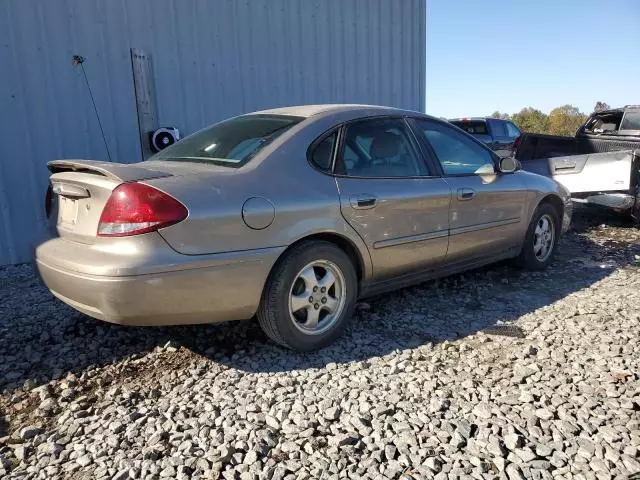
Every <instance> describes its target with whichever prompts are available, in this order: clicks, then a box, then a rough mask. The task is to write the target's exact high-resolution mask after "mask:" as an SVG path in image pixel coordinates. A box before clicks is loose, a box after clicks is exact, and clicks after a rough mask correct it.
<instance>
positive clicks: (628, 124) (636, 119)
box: [620, 112, 640, 130]
mask: <svg viewBox="0 0 640 480" xmlns="http://www.w3.org/2000/svg"><path fill="white" fill-rule="evenodd" d="M620 130H640V112H627V113H625V114H624V118H623V119H622V124H621V125H620Z"/></svg>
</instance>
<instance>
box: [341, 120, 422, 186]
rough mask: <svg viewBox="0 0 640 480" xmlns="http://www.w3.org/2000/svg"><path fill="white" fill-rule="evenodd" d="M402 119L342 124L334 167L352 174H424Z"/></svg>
mask: <svg viewBox="0 0 640 480" xmlns="http://www.w3.org/2000/svg"><path fill="white" fill-rule="evenodd" d="M414 143H415V141H414V140H412V135H411V132H410V131H409V128H408V126H407V124H406V123H405V121H404V120H402V119H398V118H378V119H372V120H360V121H356V122H353V123H350V124H348V125H347V126H346V127H345V133H344V146H343V148H342V152H343V153H342V157H340V158H339V160H340V167H339V168H337V170H338V171H339V172H340V173H343V174H345V175H348V176H352V177H366V178H393V177H419V176H428V175H429V171H428V169H427V167H426V165H425V164H424V161H423V159H422V158H421V156H420V154H419V153H418V151H417V150H416V148H415V146H414Z"/></svg>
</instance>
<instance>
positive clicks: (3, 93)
mask: <svg viewBox="0 0 640 480" xmlns="http://www.w3.org/2000/svg"><path fill="white" fill-rule="evenodd" d="M425 1H426V0H393V1H392V0H322V1H320V0H242V1H241V0H135V1H131V0H0V228H1V231H0V265H2V264H6V263H15V262H21V261H28V260H29V259H30V255H31V249H32V245H33V244H34V243H35V242H36V241H37V235H38V231H39V230H40V226H41V225H42V224H43V222H44V218H43V216H44V212H43V197H44V191H45V188H46V183H47V177H48V175H47V170H46V168H45V164H46V162H47V161H48V160H51V159H55V158H91V159H106V152H105V146H104V143H103V140H102V136H101V134H100V129H99V127H98V123H97V121H96V118H95V114H94V112H93V107H92V106H91V101H90V98H89V95H88V90H87V86H86V84H85V83H84V78H83V77H82V75H81V71H80V69H79V68H78V67H74V66H72V64H71V58H72V55H74V54H79V55H82V56H84V57H85V58H86V63H85V64H84V66H85V69H86V72H87V75H88V78H89V82H90V84H91V88H92V89H93V93H94V95H95V98H96V103H97V108H98V111H99V113H100V116H101V119H102V123H103V125H104V130H105V135H106V139H107V142H108V145H109V148H110V150H111V154H112V157H113V160H114V161H118V162H134V161H137V160H139V159H140V147H139V137H138V125H137V118H136V107H135V97H134V90H133V77H132V70H131V60H130V53H129V49H130V48H131V47H135V48H142V49H144V50H145V51H147V52H149V53H151V55H152V56H153V65H154V74H155V82H156V90H157V99H158V115H159V121H160V125H166V126H176V127H178V128H180V130H181V132H183V133H190V132H193V131H195V130H197V129H199V128H201V127H203V126H204V125H206V124H209V123H212V122H215V121H218V120H220V119H223V118H225V117H229V116H232V115H236V114H239V113H243V112H248V111H253V110H258V109H263V108H269V107H276V106H284V105H295V104H305V103H339V102H349V103H376V104H386V105H394V106H399V107H404V108H410V109H414V110H423V109H424V85H425V47H426V31H425V30H426V26H425V25H426V5H425Z"/></svg>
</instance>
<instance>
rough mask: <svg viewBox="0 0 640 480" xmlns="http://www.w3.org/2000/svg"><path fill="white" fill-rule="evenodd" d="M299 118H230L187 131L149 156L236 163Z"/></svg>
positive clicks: (255, 116) (237, 164)
mask: <svg viewBox="0 0 640 480" xmlns="http://www.w3.org/2000/svg"><path fill="white" fill-rule="evenodd" d="M301 120H302V119H301V118H299V117H289V116H276V115H273V116H270V115H246V116H242V117H236V118H232V119H230V120H226V121H224V122H221V123H217V124H215V125H212V126H210V127H207V128H205V129H204V130H200V131H199V132H196V133H194V134H193V135H189V136H188V137H186V138H184V139H183V140H180V141H179V142H177V143H175V144H174V145H171V146H170V147H168V148H166V149H164V150H162V151H161V152H159V153H157V154H156V155H154V156H153V157H151V159H150V160H171V161H189V162H211V163H216V164H219V165H227V166H231V167H237V166H239V165H242V164H244V163H246V162H248V161H249V160H250V159H251V158H252V157H253V156H254V155H255V154H256V153H258V152H259V151H260V150H261V149H262V148H264V147H265V146H266V145H268V144H269V143H270V142H272V141H273V140H275V139H276V138H278V137H279V136H280V135H282V134H283V133H284V132H285V131H287V130H288V129H289V128H291V127H292V126H294V125H295V124H296V123H298V122H300V121H301Z"/></svg>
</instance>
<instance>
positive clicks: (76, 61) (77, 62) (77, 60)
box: [71, 55, 113, 162]
mask: <svg viewBox="0 0 640 480" xmlns="http://www.w3.org/2000/svg"><path fill="white" fill-rule="evenodd" d="M84 62H85V59H84V57H83V56H81V55H74V56H73V59H72V62H71V63H72V64H73V65H74V66H78V65H80V68H81V69H82V75H84V81H85V82H86V84H87V89H88V90H89V96H90V97H91V103H92V104H93V111H94V112H96V118H97V119H98V125H99V126H100V133H102V141H104V148H105V149H106V150H107V157H109V161H110V162H112V161H113V160H112V159H111V152H110V151H109V145H107V137H106V136H105V135H104V129H103V128H102V122H101V121H100V115H99V114H98V107H96V101H95V100H94V98H93V92H92V91H91V85H89V79H88V78H87V72H86V71H85V69H84V65H83V64H84Z"/></svg>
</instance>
